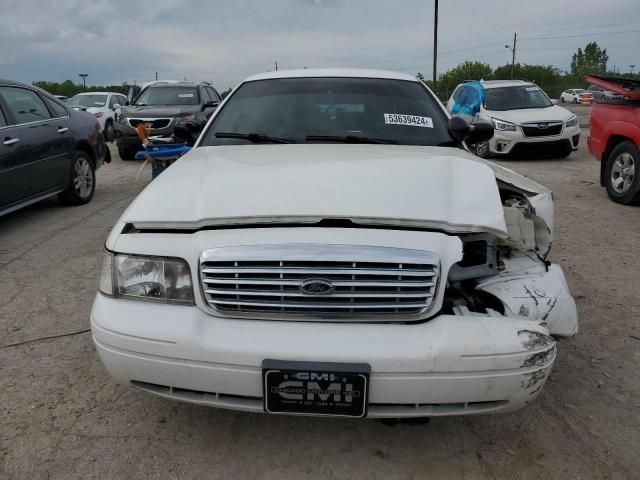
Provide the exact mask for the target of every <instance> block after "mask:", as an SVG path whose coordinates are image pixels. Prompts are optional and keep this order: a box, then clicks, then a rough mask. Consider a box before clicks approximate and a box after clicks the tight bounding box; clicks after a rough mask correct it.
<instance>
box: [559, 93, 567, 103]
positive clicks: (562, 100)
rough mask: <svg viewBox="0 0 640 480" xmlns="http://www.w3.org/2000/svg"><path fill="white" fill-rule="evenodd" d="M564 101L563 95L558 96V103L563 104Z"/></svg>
mask: <svg viewBox="0 0 640 480" xmlns="http://www.w3.org/2000/svg"><path fill="white" fill-rule="evenodd" d="M565 102H566V100H565V99H564V95H560V103H565Z"/></svg>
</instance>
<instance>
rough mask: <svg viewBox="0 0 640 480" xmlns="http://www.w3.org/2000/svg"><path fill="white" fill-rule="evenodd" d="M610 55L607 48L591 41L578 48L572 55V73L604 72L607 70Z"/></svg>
mask: <svg viewBox="0 0 640 480" xmlns="http://www.w3.org/2000/svg"><path fill="white" fill-rule="evenodd" d="M608 61H609V55H608V54H607V49H606V48H600V47H599V46H598V44H597V43H596V42H589V43H587V45H586V46H585V47H584V50H582V49H581V48H579V49H578V51H577V52H576V53H574V54H573V56H572V57H571V73H573V74H575V75H585V74H588V73H592V74H596V75H597V74H603V73H606V71H607V62H608Z"/></svg>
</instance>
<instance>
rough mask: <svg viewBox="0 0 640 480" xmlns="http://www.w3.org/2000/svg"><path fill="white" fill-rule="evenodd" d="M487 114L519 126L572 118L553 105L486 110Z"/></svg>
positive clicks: (563, 109)
mask: <svg viewBox="0 0 640 480" xmlns="http://www.w3.org/2000/svg"><path fill="white" fill-rule="evenodd" d="M487 114H488V115H490V116H491V117H493V118H497V119H498V120H505V121H507V122H511V123H515V124H516V125H521V124H523V123H525V122H548V121H554V120H556V121H563V122H564V121H567V120H569V119H570V118H571V117H573V113H571V112H570V111H569V110H567V109H566V108H563V107H560V106H558V105H553V106H551V107H547V108H523V109H519V110H499V111H498V110H487Z"/></svg>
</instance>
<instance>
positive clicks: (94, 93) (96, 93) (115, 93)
mask: <svg viewBox="0 0 640 480" xmlns="http://www.w3.org/2000/svg"><path fill="white" fill-rule="evenodd" d="M78 95H122V96H123V97H126V95H125V94H124V93H120V92H80V93H76V94H75V95H74V97H77V96H78Z"/></svg>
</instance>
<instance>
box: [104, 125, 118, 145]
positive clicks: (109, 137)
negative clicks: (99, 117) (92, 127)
mask: <svg viewBox="0 0 640 480" xmlns="http://www.w3.org/2000/svg"><path fill="white" fill-rule="evenodd" d="M115 133H116V132H115V130H114V128H113V122H111V121H108V122H107V123H106V124H105V126H104V139H105V141H106V142H113V140H114V138H115V137H116V135H115Z"/></svg>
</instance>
